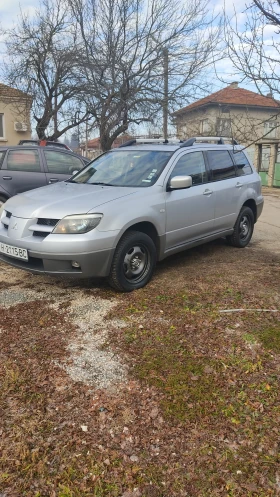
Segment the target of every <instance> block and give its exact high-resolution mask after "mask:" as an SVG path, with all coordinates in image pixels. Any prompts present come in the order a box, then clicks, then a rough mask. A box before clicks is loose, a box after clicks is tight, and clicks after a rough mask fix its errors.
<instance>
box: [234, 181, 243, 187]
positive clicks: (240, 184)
mask: <svg viewBox="0 0 280 497" xmlns="http://www.w3.org/2000/svg"><path fill="white" fill-rule="evenodd" d="M241 186H243V185H242V183H239V182H238V183H236V185H235V188H241Z"/></svg>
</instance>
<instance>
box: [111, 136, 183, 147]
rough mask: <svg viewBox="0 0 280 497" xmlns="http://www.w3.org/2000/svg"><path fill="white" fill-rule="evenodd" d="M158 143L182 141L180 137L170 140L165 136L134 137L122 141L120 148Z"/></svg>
mask: <svg viewBox="0 0 280 497" xmlns="http://www.w3.org/2000/svg"><path fill="white" fill-rule="evenodd" d="M145 143H146V144H150V143H151V144H152V143H154V144H158V145H166V144H172V143H182V142H181V140H180V139H179V138H170V140H165V139H164V138H163V137H162V138H134V139H133V140H128V141H127V142H124V143H122V144H121V145H120V146H119V148H121V147H130V146H131V145H137V144H142V145H144V144H145Z"/></svg>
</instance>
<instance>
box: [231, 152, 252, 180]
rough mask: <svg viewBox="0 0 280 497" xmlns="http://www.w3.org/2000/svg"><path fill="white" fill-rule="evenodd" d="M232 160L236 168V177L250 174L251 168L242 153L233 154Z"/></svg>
mask: <svg viewBox="0 0 280 497" xmlns="http://www.w3.org/2000/svg"><path fill="white" fill-rule="evenodd" d="M233 158H234V162H235V164H236V166H237V176H245V175H247V174H251V173H252V168H251V166H250V164H249V162H248V159H247V157H246V155H245V154H244V153H243V152H234V153H233Z"/></svg>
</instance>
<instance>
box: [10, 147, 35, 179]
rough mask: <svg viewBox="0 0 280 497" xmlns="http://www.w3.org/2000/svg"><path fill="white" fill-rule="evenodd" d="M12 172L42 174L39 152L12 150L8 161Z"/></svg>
mask: <svg viewBox="0 0 280 497" xmlns="http://www.w3.org/2000/svg"><path fill="white" fill-rule="evenodd" d="M7 169H9V170H10V171H23V172H26V173H27V172H31V173H34V172H38V173H41V172H42V171H41V166H40V159H39V154H38V151H37V150H10V151H9V153H8V159H7Z"/></svg>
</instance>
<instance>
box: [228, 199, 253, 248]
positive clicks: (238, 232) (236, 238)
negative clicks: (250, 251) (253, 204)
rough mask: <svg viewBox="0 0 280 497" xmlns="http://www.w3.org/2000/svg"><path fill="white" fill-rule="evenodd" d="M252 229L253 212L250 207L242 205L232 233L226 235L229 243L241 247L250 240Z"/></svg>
mask: <svg viewBox="0 0 280 497" xmlns="http://www.w3.org/2000/svg"><path fill="white" fill-rule="evenodd" d="M253 231H254V214H253V212H252V209H250V207H242V209H241V211H240V213H239V216H238V218H237V220H236V223H235V225H234V231H233V233H232V235H230V236H228V237H227V240H228V242H229V243H230V245H233V246H234V247H239V248H243V247H246V245H248V243H249V242H250V240H251V238H252V235H253Z"/></svg>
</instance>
